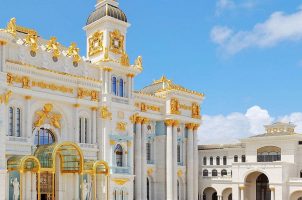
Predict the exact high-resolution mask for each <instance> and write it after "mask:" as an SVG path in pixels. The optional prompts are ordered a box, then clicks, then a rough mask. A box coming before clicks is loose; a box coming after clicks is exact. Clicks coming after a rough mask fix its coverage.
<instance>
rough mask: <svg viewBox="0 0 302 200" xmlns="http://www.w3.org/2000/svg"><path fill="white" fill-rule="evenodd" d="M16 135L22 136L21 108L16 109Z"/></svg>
mask: <svg viewBox="0 0 302 200" xmlns="http://www.w3.org/2000/svg"><path fill="white" fill-rule="evenodd" d="M16 137H21V110H20V108H17V109H16Z"/></svg>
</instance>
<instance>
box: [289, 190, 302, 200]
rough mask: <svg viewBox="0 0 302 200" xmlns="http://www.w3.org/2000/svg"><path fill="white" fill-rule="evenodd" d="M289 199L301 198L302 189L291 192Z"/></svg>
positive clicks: (300, 199) (299, 199)
mask: <svg viewBox="0 0 302 200" xmlns="http://www.w3.org/2000/svg"><path fill="white" fill-rule="evenodd" d="M290 200H302V190H299V191H295V192H293V193H292V194H291V195H290Z"/></svg>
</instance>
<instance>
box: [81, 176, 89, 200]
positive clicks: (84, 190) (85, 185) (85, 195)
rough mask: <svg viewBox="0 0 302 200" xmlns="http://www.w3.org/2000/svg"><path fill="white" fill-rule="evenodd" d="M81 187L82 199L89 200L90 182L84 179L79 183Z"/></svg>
mask: <svg viewBox="0 0 302 200" xmlns="http://www.w3.org/2000/svg"><path fill="white" fill-rule="evenodd" d="M81 189H82V195H83V199H84V200H90V199H91V183H90V182H87V180H86V179H85V180H84V182H83V183H82V185H81Z"/></svg>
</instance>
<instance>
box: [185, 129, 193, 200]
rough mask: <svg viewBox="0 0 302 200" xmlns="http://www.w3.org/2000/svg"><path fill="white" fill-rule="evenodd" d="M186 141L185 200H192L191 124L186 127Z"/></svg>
mask: <svg viewBox="0 0 302 200" xmlns="http://www.w3.org/2000/svg"><path fill="white" fill-rule="evenodd" d="M187 129H188V139H187V199H192V200H193V199H194V198H193V195H194V194H193V192H194V185H193V179H194V177H193V176H194V167H193V165H194V161H193V126H192V124H188V125H187Z"/></svg>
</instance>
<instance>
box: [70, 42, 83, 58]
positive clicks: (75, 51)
mask: <svg viewBox="0 0 302 200" xmlns="http://www.w3.org/2000/svg"><path fill="white" fill-rule="evenodd" d="M79 52H80V49H79V48H77V44H76V43H75V42H73V43H71V45H70V46H69V48H68V51H67V56H69V57H72V58H73V62H75V63H78V62H79V61H80V60H81V57H80V55H79Z"/></svg>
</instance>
